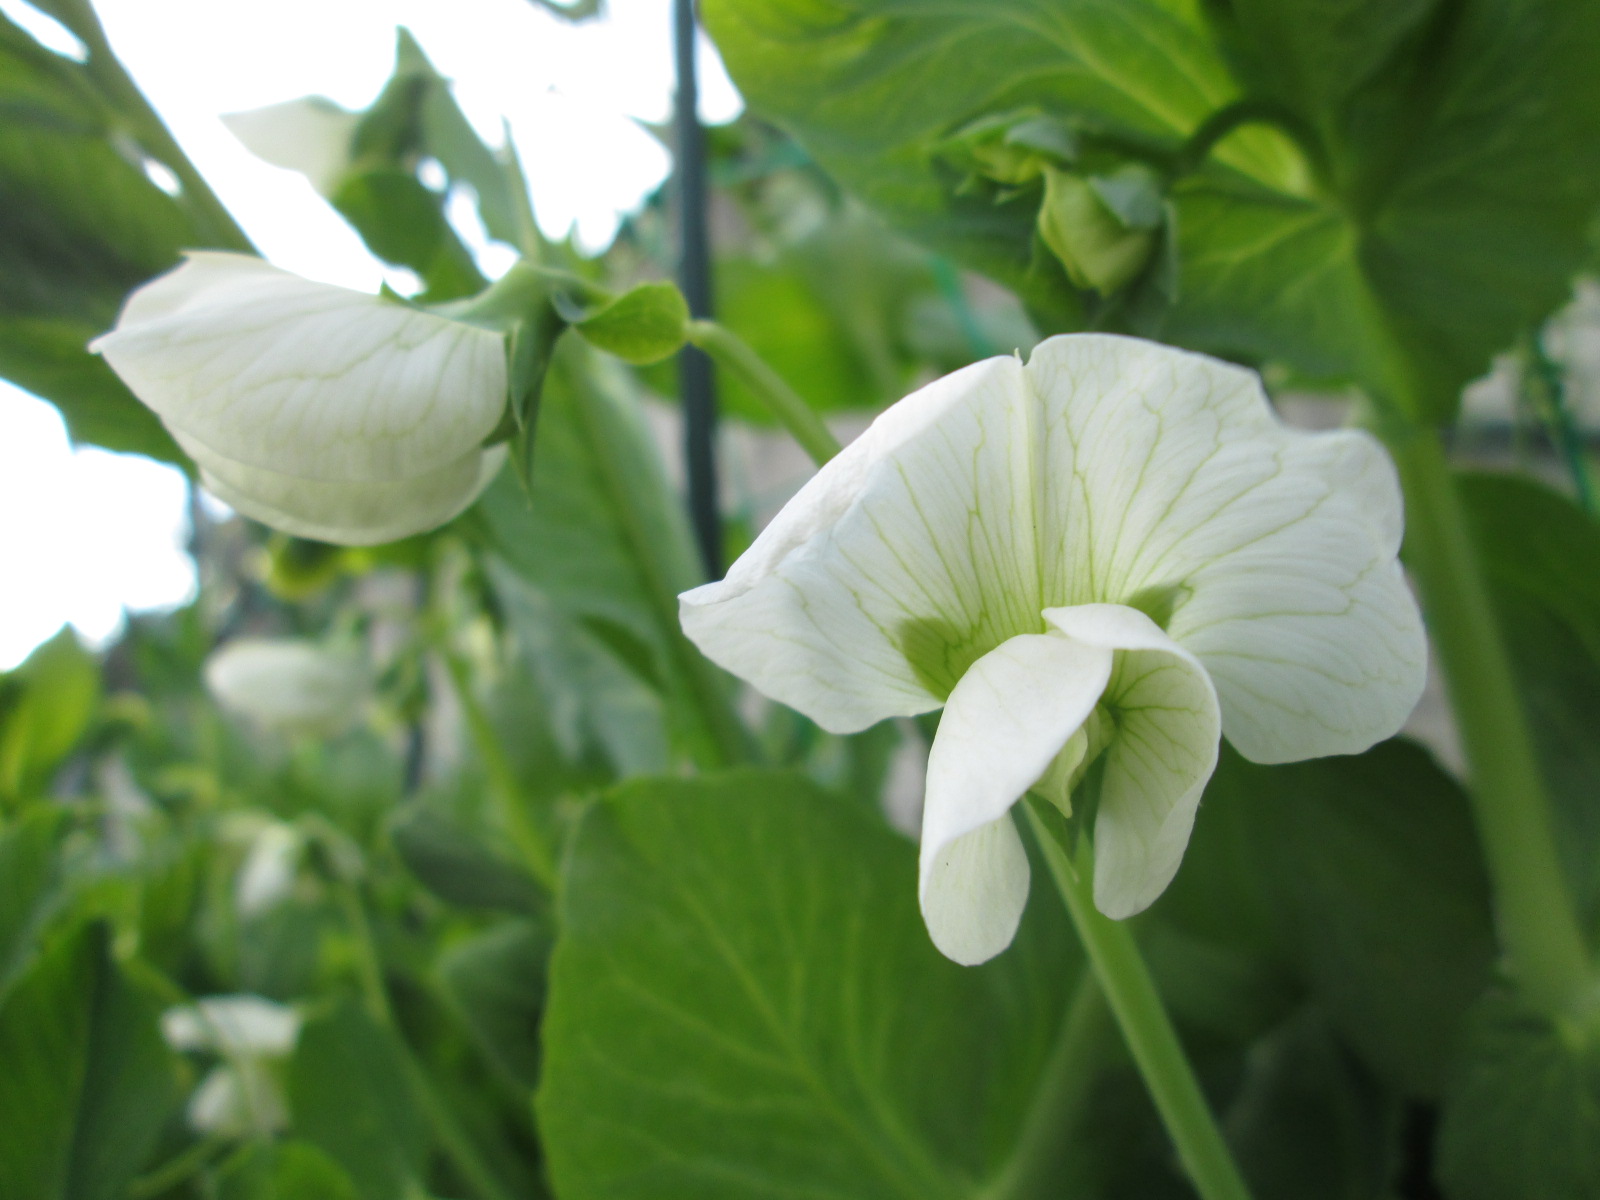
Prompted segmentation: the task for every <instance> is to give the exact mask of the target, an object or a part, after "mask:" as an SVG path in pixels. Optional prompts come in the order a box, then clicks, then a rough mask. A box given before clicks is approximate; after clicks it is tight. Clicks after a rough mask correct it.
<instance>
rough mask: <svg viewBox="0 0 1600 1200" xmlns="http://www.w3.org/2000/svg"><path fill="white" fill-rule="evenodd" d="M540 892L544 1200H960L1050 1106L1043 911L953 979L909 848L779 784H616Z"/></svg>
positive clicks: (1053, 996)
mask: <svg viewBox="0 0 1600 1200" xmlns="http://www.w3.org/2000/svg"><path fill="white" fill-rule="evenodd" d="M562 899H563V903H562V912H561V935H560V938H559V941H558V943H557V948H556V953H555V957H554V959H553V960H552V963H551V982H550V1007H549V1010H548V1014H547V1016H546V1020H545V1025H544V1047H545V1064H544V1071H543V1082H542V1084H541V1087H540V1092H539V1097H538V1113H539V1117H540V1128H541V1130H542V1132H543V1135H544V1139H545V1146H546V1151H547V1153H548V1156H549V1169H550V1178H551V1182H552V1183H553V1185H554V1187H555V1190H556V1192H557V1193H558V1194H559V1195H561V1196H563V1197H564V1198H565V1200H597V1198H601V1197H629V1198H630V1200H648V1198H650V1197H663V1198H666V1197H681V1196H695V1197H697V1198H699V1200H717V1198H720V1197H728V1198H730V1200H732V1198H734V1197H737V1198H739V1200H749V1198H750V1197H758V1196H759V1197H773V1198H776V1197H818V1196H838V1197H852V1198H867V1197H904V1198H906V1200H912V1198H915V1200H935V1198H937V1197H967V1196H974V1197H975V1196H979V1195H982V1194H984V1193H983V1189H984V1187H985V1186H986V1185H987V1184H988V1183H989V1182H991V1181H993V1180H994V1179H996V1178H997V1177H998V1176H999V1175H1000V1173H1001V1172H1002V1171H1003V1170H1005V1169H1006V1167H1007V1166H1008V1163H1009V1156H1010V1155H1011V1153H1012V1151H1013V1149H1014V1148H1015V1142H1016V1138H1017V1131H1018V1129H1019V1128H1020V1126H1021V1123H1022V1121H1023V1119H1024V1118H1025V1116H1026V1115H1027V1113H1028V1111H1029V1105H1030V1103H1031V1102H1032V1101H1033V1100H1034V1099H1035V1097H1036V1096H1039V1095H1044V1094H1049V1092H1050V1089H1044V1091H1043V1092H1041V1091H1040V1090H1039V1089H1040V1088H1041V1086H1042V1084H1043V1082H1044V1081H1043V1080H1042V1079H1041V1078H1040V1073H1041V1070H1042V1065H1043V1063H1044V1062H1045V1061H1046V1059H1047V1058H1048V1057H1049V1048H1050V1046H1051V1044H1052V1042H1053V1041H1054V1039H1055V1037H1056V1034H1057V1031H1058V1028H1059V1026H1060V1021H1061V1015H1062V1013H1063V1012H1064V1011H1065V1009H1066V999H1067V994H1068V991H1069V989H1070V988H1071V986H1072V985H1073V983H1074V980H1075V977H1076V976H1077V975H1078V968H1077V967H1076V965H1075V962H1074V951H1073V950H1072V948H1071V939H1070V937H1064V936H1063V932H1062V930H1061V925H1060V916H1059V907H1058V906H1057V905H1055V904H1052V903H1051V902H1050V901H1051V899H1052V898H1051V897H1049V896H1047V895H1045V894H1040V895H1036V896H1035V901H1036V904H1035V906H1034V908H1033V910H1032V911H1031V912H1030V914H1029V918H1028V920H1027V921H1025V923H1024V926H1023V933H1022V935H1021V937H1020V938H1019V940H1018V943H1017V945H1015V946H1014V947H1013V948H1012V950H1011V951H1010V952H1008V953H1007V954H1006V955H1004V956H1002V957H1001V958H1000V959H998V960H996V961H995V962H993V963H991V964H988V965H986V966H984V967H981V968H978V969H964V968H961V967H958V966H956V965H955V964H953V963H951V962H949V961H948V960H946V959H944V958H943V957H941V956H940V955H939V954H938V953H937V952H936V951H935V950H934V949H933V947H932V946H931V945H930V943H929V942H928V938H927V934H926V931H925V930H924V929H923V926H922V920H921V918H920V916H919V915H918V912H917V908H916V852H915V850H914V848H913V847H912V846H911V845H910V844H909V843H907V842H905V841H904V840H902V839H900V838H899V837H897V836H895V835H894V834H892V833H890V832H888V831H887V830H886V829H885V828H884V827H883V826H882V825H881V824H880V823H879V822H878V821H877V820H876V819H875V818H874V817H873V816H871V815H870V814H868V813H867V812H865V811H864V810H863V809H862V808H861V807H859V806H857V805H854V804H852V803H850V802H848V801H844V800H841V799H838V798H836V797H832V796H830V795H829V794H827V793H825V792H822V791H820V790H818V789H817V788H816V787H815V786H814V785H811V784H808V783H806V782H804V781H803V780H801V779H800V778H798V777H796V776H791V775H784V774H776V773H759V772H739V773H730V774H727V775H723V776H718V777H713V778H709V779H705V780H701V781H698V782H690V781H680V780H658V781H641V782H639V783H636V784H633V785H629V786H625V787H623V788H621V789H619V790H618V791H617V792H615V793H614V794H613V795H612V796H611V798H610V799H608V800H607V801H605V802H602V803H601V804H599V805H597V806H596V807H595V808H594V809H593V810H592V811H591V813H590V814H589V816H588V817H587V818H586V819H585V821H584V823H583V825H582V826H581V828H580V830H579V832H578V834H577V837H576V840H575V842H574V844H573V845H572V847H571V851H570V853H569V855H568V858H567V860H566V871H565V883H564V891H563V898H562ZM1060 1066H1061V1065H1060V1064H1058V1068H1060ZM1067 1069H1070V1068H1067ZM1027 1194H1033V1193H1031V1192H1030V1193H1027ZM1039 1194H1041V1195H1044V1194H1051V1193H1048V1192H1040V1193H1039Z"/></svg>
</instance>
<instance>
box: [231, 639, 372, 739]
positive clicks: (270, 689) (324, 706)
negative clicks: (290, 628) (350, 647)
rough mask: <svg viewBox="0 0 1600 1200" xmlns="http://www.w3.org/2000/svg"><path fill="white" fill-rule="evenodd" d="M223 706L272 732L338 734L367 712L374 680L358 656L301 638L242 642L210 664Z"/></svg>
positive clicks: (243, 640)
mask: <svg viewBox="0 0 1600 1200" xmlns="http://www.w3.org/2000/svg"><path fill="white" fill-rule="evenodd" d="M204 675H205V681H206V688H207V690H208V691H210V693H211V695H212V696H213V697H214V698H215V699H216V701H217V703H218V704H220V705H222V707H223V708H225V709H227V710H229V711H230V712H233V713H237V714H238V715H240V716H242V717H244V718H245V719H247V720H249V721H253V722H255V723H256V724H258V725H261V726H263V727H265V728H267V729H272V730H276V731H278V732H282V733H291V734H308V735H312V734H332V733H337V732H339V731H341V730H343V729H345V728H347V727H348V726H349V725H350V724H351V723H352V722H354V721H355V720H356V719H357V718H359V717H360V716H361V714H362V711H363V710H364V708H365V706H366V701H367V698H368V692H369V687H370V679H369V676H368V674H367V669H366V666H365V664H364V663H363V662H362V660H361V658H360V657H359V656H358V655H357V654H355V653H354V652H353V651H345V650H334V649H329V648H327V647H325V646H322V645H319V644H317V643H316V642H308V641H302V640H300V639H297V638H236V639H235V640H234V641H231V642H228V643H227V644H226V645H224V646H222V647H221V648H220V649H218V650H216V651H215V652H214V653H213V654H212V655H211V657H210V658H208V659H207V660H206V665H205V669H204Z"/></svg>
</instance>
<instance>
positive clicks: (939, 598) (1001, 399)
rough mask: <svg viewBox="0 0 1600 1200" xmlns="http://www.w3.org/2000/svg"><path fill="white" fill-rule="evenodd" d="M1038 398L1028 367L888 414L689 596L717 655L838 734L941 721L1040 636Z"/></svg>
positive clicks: (692, 614)
mask: <svg viewBox="0 0 1600 1200" xmlns="http://www.w3.org/2000/svg"><path fill="white" fill-rule="evenodd" d="M1030 409H1031V403H1030V401H1029V398H1028V395H1027V391H1026V388H1025V387H1024V385H1023V382H1022V366H1021V364H1019V363H1018V362H1017V361H1016V360H1014V359H1009V358H996V359H989V360H987V361H985V362H981V363H975V364H974V365H972V366H970V367H967V368H965V369H963V370H961V371H957V372H956V373H955V374H953V375H949V376H946V377H945V378H944V379H941V380H939V381H937V382H936V383H932V384H930V385H929V386H927V387H925V388H923V389H922V390H921V391H919V392H916V393H914V394H913V395H911V396H908V397H906V399H904V400H902V401H900V403H898V404H896V405H894V406H893V407H892V408H890V409H888V410H887V411H886V412H884V413H883V414H882V415H881V416H880V417H879V418H878V419H877V420H876V421H875V422H873V424H872V426H871V428H869V429H868V430H867V432H866V433H864V434H863V435H862V436H861V437H860V438H859V439H857V440H856V441H855V442H854V443H853V444H852V445H850V446H849V447H847V448H846V449H845V450H844V451H843V452H842V453H841V454H840V455H839V456H838V457H837V458H835V459H833V461H831V462H830V463H828V464H827V465H826V466H825V467H823V468H822V470H821V471H819V472H818V473H817V474H816V476H815V477H813V478H812V479H811V481H810V482H809V483H807V484H806V486H805V487H804V488H802V489H801V490H800V492H799V494H798V495H796V496H795V498H794V499H793V500H791V501H790V502H789V504H788V505H787V506H785V508H784V510H783V511H782V512H781V513H780V514H779V515H778V517H777V518H776V519H775V520H774V521H773V522H772V524H771V525H769V526H767V528H766V529H765V530H763V531H762V533H761V536H760V537H758V538H757V539H756V541H755V543H754V545H752V546H751V547H750V549H749V550H748V551H747V552H746V553H745V554H744V555H743V556H741V557H740V559H739V561H738V562H736V563H735V564H734V565H733V568H732V569H731V570H730V571H729V572H728V576H727V578H726V579H724V580H722V581H721V582H718V583H712V584H707V585H706V586H704V587H700V588H696V589H694V590H693V591H690V592H685V593H684V595H683V596H682V597H681V612H682V620H683V628H684V631H685V632H686V633H687V634H688V635H689V637H690V638H691V639H693V641H694V642H695V644H696V645H698V646H699V647H700V648H701V650H703V651H704V652H705V654H706V656H707V657H708V658H710V659H711V660H712V661H714V662H716V663H719V664H721V665H722V666H724V667H726V668H727V669H728V670H730V671H732V672H733V673H734V674H736V675H738V676H740V677H741V678H743V679H746V680H748V681H749V682H751V683H752V684H754V685H755V686H756V687H757V688H759V689H760V690H761V691H762V692H764V693H765V694H766V695H768V696H771V697H772V698H773V699H776V700H780V701H782V702H783V703H785V704H788V705H790V706H791V707H793V708H796V709H798V710H799V711H801V712H802V713H804V714H805V715H806V716H808V717H810V718H811V719H812V720H813V721H815V722H816V723H817V724H819V725H821V726H822V727H823V728H824V729H827V730H830V731H832V732H835V733H849V732H854V731H856V730H859V729H864V728H866V727H867V726H868V725H871V724H873V723H875V722H877V721H880V720H883V719H884V718H886V717H892V716H909V715H911V714H913V713H919V712H926V711H928V710H929V709H933V708H937V707H938V706H939V704H940V703H941V702H942V701H943V699H944V697H945V695H946V694H948V692H949V689H950V688H951V687H952V686H954V684H955V681H956V680H957V679H959V678H961V675H962V673H963V672H964V671H965V670H966V668H967V666H968V665H969V664H970V663H971V662H973V661H974V660H976V659H977V658H978V657H980V656H981V655H983V654H985V653H987V652H988V651H990V650H992V649H994V647H995V646H997V645H999V644H1000V643H1001V642H1002V641H1004V640H1005V639H1006V637H1008V636H1010V635H1011V634H1012V633H1015V632H1017V631H1019V630H1037V629H1039V628H1040V627H1041V626H1040V621H1039V616H1038V610H1039V605H1038V603H1037V599H1036V598H1037V595H1038V578H1037V569H1036V566H1035V562H1034V545H1033V536H1034V535H1033V528H1032V521H1031V512H1032V508H1031V499H1030V495H1031V490H1032V480H1031V473H1032V465H1033V464H1032V459H1031V456H1030V451H1029V430H1028V423H1029V421H1030V419H1031V418H1030V415H1029V410H1030Z"/></svg>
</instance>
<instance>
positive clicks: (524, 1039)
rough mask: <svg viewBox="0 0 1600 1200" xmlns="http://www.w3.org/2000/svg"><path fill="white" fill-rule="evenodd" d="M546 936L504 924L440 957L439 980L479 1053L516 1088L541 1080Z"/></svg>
mask: <svg viewBox="0 0 1600 1200" xmlns="http://www.w3.org/2000/svg"><path fill="white" fill-rule="evenodd" d="M549 958H550V934H549V932H548V931H547V930H546V929H545V928H544V927H543V926H542V925H540V924H536V923H534V922H532V921H504V922H502V923H501V924H499V925H495V926H492V927H491V928H489V929H486V930H484V931H483V932H482V933H479V934H475V935H474V936H472V937H470V938H468V939H466V940H465V941H461V942H457V943H456V944H455V945H453V946H451V947H450V948H449V949H448V950H446V951H445V953H444V954H443V955H442V956H441V957H440V959H439V967H438V971H439V982H440V983H441V984H443V985H444V991H445V996H446V998H447V999H448V1000H449V1001H450V1004H451V1005H452V1006H453V1007H454V1009H455V1010H456V1013H457V1014H458V1015H459V1017H460V1018H461V1021H462V1024H463V1025H465V1026H466V1028H467V1031H468V1032H469V1033H470V1034H471V1035H472V1038H473V1041H474V1042H475V1043H476V1044H477V1047H478V1050H479V1052H480V1053H481V1054H482V1055H483V1057H484V1058H485V1059H486V1060H487V1061H488V1062H489V1063H491V1064H492V1065H493V1066H494V1068H495V1069H496V1070H497V1071H499V1072H500V1073H501V1074H502V1075H503V1076H504V1077H505V1079H506V1081H507V1082H508V1083H509V1084H510V1085H511V1086H512V1087H514V1088H518V1089H527V1088H532V1087H533V1085H534V1084H535V1083H537V1082H538V1079H539V1018H540V1015H541V1014H542V1013H543V1011H544V999H545V971H546V968H547V964H548V962H549Z"/></svg>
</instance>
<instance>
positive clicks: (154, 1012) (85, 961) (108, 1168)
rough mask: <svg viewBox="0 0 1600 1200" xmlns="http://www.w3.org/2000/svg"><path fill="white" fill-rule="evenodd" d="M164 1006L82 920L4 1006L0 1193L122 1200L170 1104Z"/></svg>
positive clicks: (104, 936) (22, 1199) (0, 1016)
mask: <svg viewBox="0 0 1600 1200" xmlns="http://www.w3.org/2000/svg"><path fill="white" fill-rule="evenodd" d="M159 1014H160V1005H159V1003H158V1002H157V1001H156V1000H154V999H153V998H152V997H151V996H149V995H147V994H146V993H145V991H144V990H143V989H142V988H141V987H139V986H136V985H135V984H134V983H133V982H132V981H131V980H130V979H129V978H127V977H126V976H125V975H124V974H123V973H122V972H121V971H120V970H119V969H118V968H117V966H116V964H115V963H114V962H113V961H112V959H111V956H110V947H109V933H108V931H107V930H106V929H105V927H104V926H102V925H99V924H93V925H87V926H83V927H81V928H79V929H78V930H77V931H75V932H73V933H72V934H70V935H68V936H66V937H64V938H62V939H61V940H60V941H58V942H57V943H56V944H55V945H54V946H52V947H51V948H50V949H49V950H48V951H47V952H46V953H45V954H44V955H43V956H42V957H41V958H39V959H38V961H37V962H36V963H35V964H34V965H33V967H32V968H31V969H30V970H29V971H28V973H27V974H26V975H24V976H23V977H22V978H21V980H19V981H18V983H17V984H16V986H15V987H14V988H13V989H12V990H11V991H10V993H9V994H7V996H6V997H5V1000H4V1003H3V1004H0V1062H4V1063H5V1069H4V1071H0V1195H3V1196H5V1197H6V1200H121V1198H122V1197H123V1195H124V1193H125V1190H126V1188H127V1186H128V1184H129V1182H131V1180H132V1179H133V1177H134V1176H135V1175H136V1174H138V1172H139V1171H140V1170H141V1169H142V1168H144V1167H145V1166H146V1165H148V1164H147V1162H146V1160H147V1159H148V1158H149V1156H150V1154H151V1152H152V1150H153V1149H154V1148H155V1143H156V1138H157V1136H158V1134H159V1133H160V1131H161V1128H162V1126H163V1125H164V1124H165V1122H166V1120H167V1118H168V1117H169V1116H170V1115H171V1113H172V1111H173V1109H174V1108H175V1107H176V1106H177V1103H178V1099H179V1096H178V1081H177V1063H176V1061H175V1059H174V1057H173V1055H172V1053H171V1051H169V1050H168V1049H167V1046H166V1043H165V1042H163V1041H162V1038H161V1031H160V1029H159V1027H158V1024H157V1018H158V1016H159Z"/></svg>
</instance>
